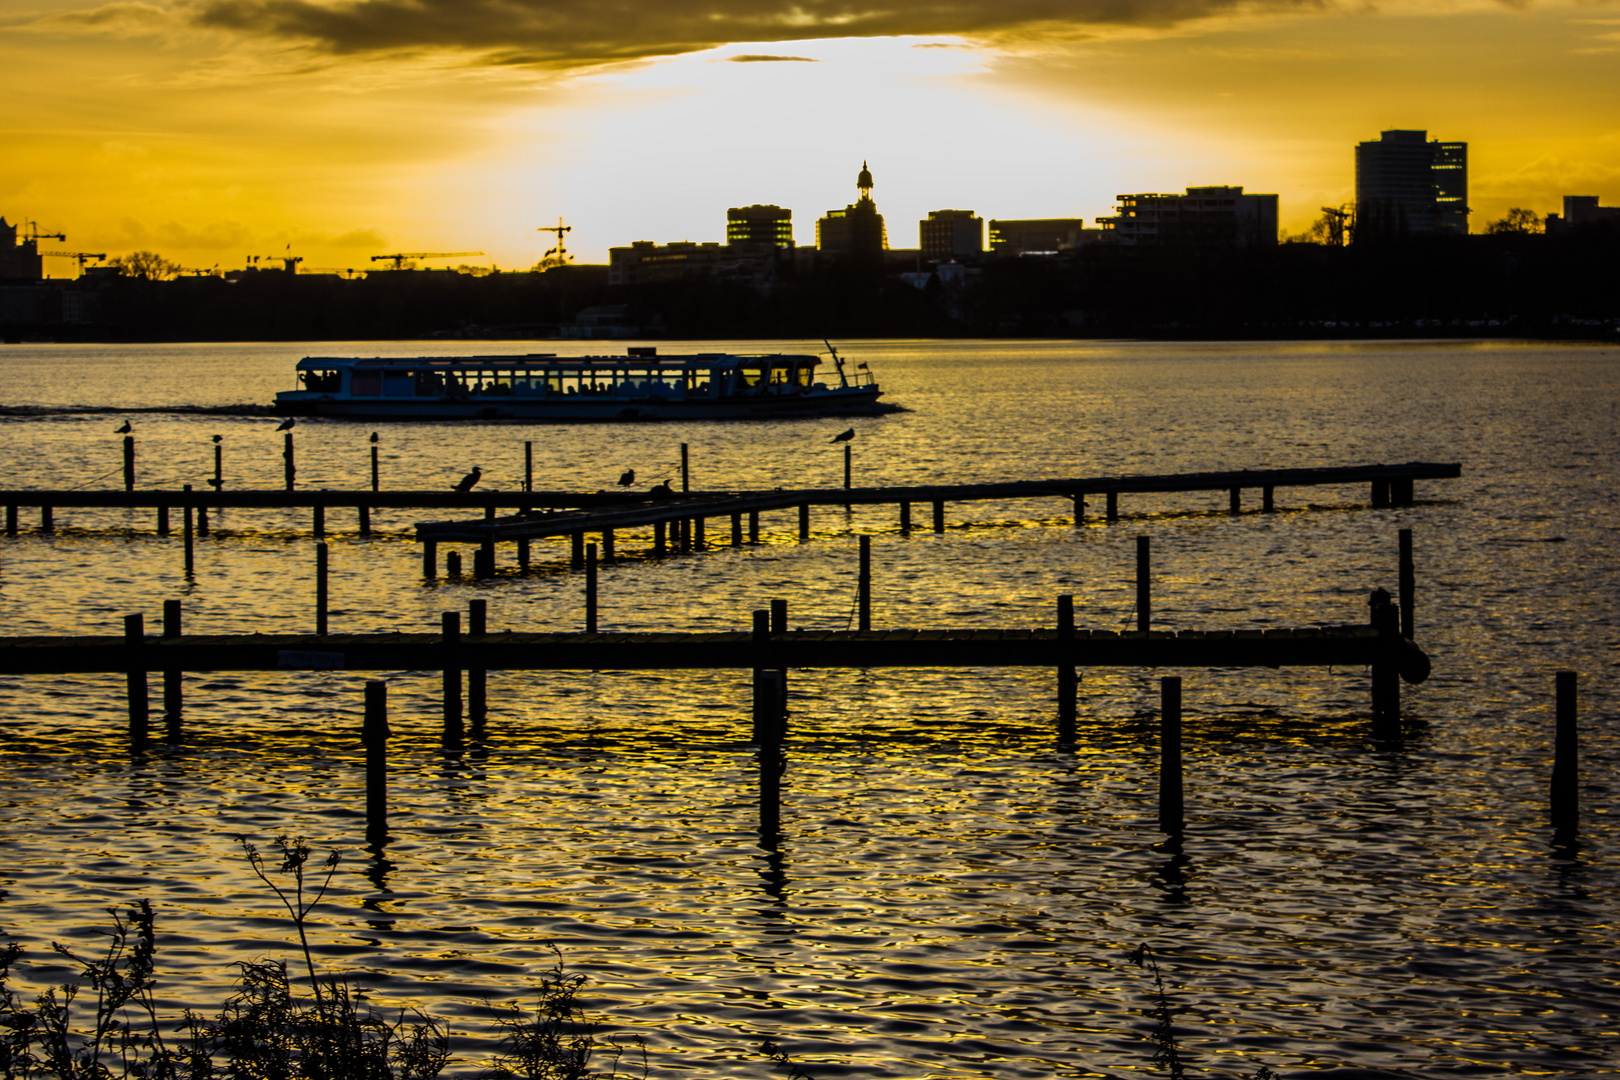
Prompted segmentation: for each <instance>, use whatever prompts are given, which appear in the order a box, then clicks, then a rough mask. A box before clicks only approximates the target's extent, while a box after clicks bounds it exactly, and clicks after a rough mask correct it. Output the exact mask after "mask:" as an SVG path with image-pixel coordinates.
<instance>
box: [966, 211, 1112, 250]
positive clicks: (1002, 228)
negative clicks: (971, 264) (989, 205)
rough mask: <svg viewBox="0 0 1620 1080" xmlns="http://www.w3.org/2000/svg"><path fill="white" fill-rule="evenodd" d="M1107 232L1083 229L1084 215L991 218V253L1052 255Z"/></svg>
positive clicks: (1089, 242) (1083, 244) (1094, 241)
mask: <svg viewBox="0 0 1620 1080" xmlns="http://www.w3.org/2000/svg"><path fill="white" fill-rule="evenodd" d="M1107 235H1108V234H1107V233H1105V232H1104V231H1103V230H1102V229H1088V228H1086V219H1085V218H1018V219H1001V218H992V219H991V220H990V254H992V255H998V256H1009V257H1010V256H1016V255H1055V254H1057V253H1058V252H1060V251H1071V250H1073V249H1074V248H1078V247H1083V246H1085V245H1086V244H1094V243H1096V242H1097V241H1099V240H1102V239H1105V238H1106V237H1107Z"/></svg>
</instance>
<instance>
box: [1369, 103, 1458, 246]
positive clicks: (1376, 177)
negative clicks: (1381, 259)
mask: <svg viewBox="0 0 1620 1080" xmlns="http://www.w3.org/2000/svg"><path fill="white" fill-rule="evenodd" d="M1428 135H1429V133H1428V132H1427V131H1405V130H1396V131H1385V132H1383V133H1382V134H1381V135H1380V137H1379V139H1378V141H1377V142H1364V143H1358V144H1357V145H1356V242H1357V243H1363V242H1368V241H1381V240H1394V239H1399V238H1402V237H1408V236H1428V235H1432V234H1434V233H1452V234H1458V235H1462V234H1466V233H1467V232H1468V144H1467V143H1463V142H1441V141H1440V140H1438V139H1436V140H1432V141H1431V140H1430V139H1429V138H1428Z"/></svg>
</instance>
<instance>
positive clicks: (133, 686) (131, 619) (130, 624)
mask: <svg viewBox="0 0 1620 1080" xmlns="http://www.w3.org/2000/svg"><path fill="white" fill-rule="evenodd" d="M124 644H125V645H127V646H129V647H130V648H131V649H140V648H141V647H142V646H144V645H145V644H146V617H145V616H143V615H126V616H124ZM126 678H127V680H128V687H129V737H130V738H131V739H132V740H134V741H135V742H145V741H146V721H147V717H148V715H149V714H150V712H151V704H150V702H149V701H148V700H147V696H146V669H145V668H144V667H141V661H140V659H139V658H138V657H136V658H134V659H133V662H132V663H131V665H130V668H129V672H128V674H127V676H126Z"/></svg>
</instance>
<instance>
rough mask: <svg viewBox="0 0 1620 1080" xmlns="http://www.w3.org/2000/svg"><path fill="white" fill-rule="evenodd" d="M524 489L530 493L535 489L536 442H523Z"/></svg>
mask: <svg viewBox="0 0 1620 1080" xmlns="http://www.w3.org/2000/svg"><path fill="white" fill-rule="evenodd" d="M523 491H524V494H528V493H530V492H532V491H534V443H533V442H532V441H525V442H524V443H523Z"/></svg>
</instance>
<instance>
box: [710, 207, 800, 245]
mask: <svg viewBox="0 0 1620 1080" xmlns="http://www.w3.org/2000/svg"><path fill="white" fill-rule="evenodd" d="M726 243H728V244H775V245H776V246H777V247H783V248H791V247H792V246H793V211H792V210H784V209H783V208H782V207H780V206H772V205H768V204H766V205H761V204H756V205H754V206H734V207H732V208H731V209H730V210H727V211H726Z"/></svg>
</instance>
